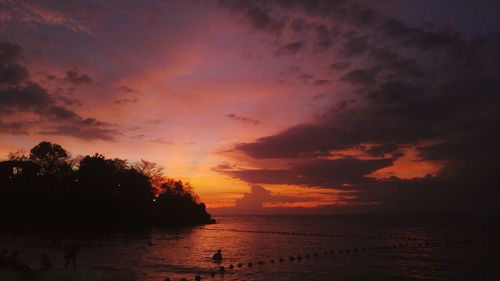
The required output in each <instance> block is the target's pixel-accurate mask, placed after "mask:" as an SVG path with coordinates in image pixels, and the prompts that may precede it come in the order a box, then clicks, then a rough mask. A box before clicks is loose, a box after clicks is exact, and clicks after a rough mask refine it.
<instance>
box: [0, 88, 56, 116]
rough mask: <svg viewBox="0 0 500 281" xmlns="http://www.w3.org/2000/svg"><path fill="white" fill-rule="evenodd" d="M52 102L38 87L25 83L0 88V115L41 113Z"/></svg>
mask: <svg viewBox="0 0 500 281" xmlns="http://www.w3.org/2000/svg"><path fill="white" fill-rule="evenodd" d="M52 102H53V100H52V98H51V97H50V96H49V94H48V93H47V92H46V91H45V90H44V89H43V88H42V87H40V85H38V84H36V83H33V82H30V81H27V82H24V83H23V84H17V85H15V86H8V87H5V88H0V113H2V112H11V111H16V110H19V111H33V110H35V111H38V112H40V111H43V109H44V108H46V107H47V106H49V105H50V104H51V103H52Z"/></svg>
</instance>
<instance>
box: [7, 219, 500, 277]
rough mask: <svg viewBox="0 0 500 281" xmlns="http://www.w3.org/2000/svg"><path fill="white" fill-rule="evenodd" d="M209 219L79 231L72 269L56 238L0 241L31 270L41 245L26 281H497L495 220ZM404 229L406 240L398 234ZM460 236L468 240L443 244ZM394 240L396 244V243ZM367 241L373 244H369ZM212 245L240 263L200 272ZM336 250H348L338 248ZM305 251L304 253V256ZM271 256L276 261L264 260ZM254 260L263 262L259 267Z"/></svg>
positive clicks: (498, 261) (499, 256) (213, 266)
mask: <svg viewBox="0 0 500 281" xmlns="http://www.w3.org/2000/svg"><path fill="white" fill-rule="evenodd" d="M217 219H218V222H219V223H218V224H216V225H209V226H204V227H199V228H187V229H178V230H175V231H172V230H169V231H167V230H162V229H152V230H151V231H147V232H140V233H137V232H126V233H112V234H110V233H108V234H95V235H84V236H82V237H81V242H82V244H83V250H82V252H81V254H80V256H79V260H78V268H77V269H76V270H73V269H68V270H64V269H63V265H64V261H63V259H62V247H63V246H62V245H63V240H64V239H65V237H63V236H61V237H54V236H39V235H31V236H30V235H26V234H24V235H21V236H19V235H6V234H1V235H0V247H2V248H3V247H6V248H9V249H18V250H19V253H20V259H21V260H22V261H24V262H25V263H27V264H28V265H29V266H31V267H33V268H38V267H39V258H40V255H41V253H42V252H46V253H47V254H48V256H49V258H50V259H51V261H52V263H53V265H54V267H55V269H54V270H52V271H50V272H46V273H43V274H41V275H39V276H37V277H36V278H35V280H145V281H160V280H162V281H163V280H164V279H165V277H169V278H170V279H171V280H180V279H181V278H183V277H184V278H187V279H188V280H194V276H195V274H200V275H202V277H203V278H204V279H207V280H278V281H279V280H315V281H316V280H500V274H499V272H500V267H499V265H500V254H499V252H498V251H499V250H500V247H499V242H498V240H499V239H500V235H499V234H500V232H499V230H498V229H499V228H498V226H497V224H498V220H497V219H496V218H495V219H493V218H484V217H427V216H413V217H394V216H278V217H273V216H234V217H233V216H223V217H218V218H217ZM227 229H239V230H251V231H277V232H300V233H308V234H310V233H316V234H326V233H329V234H335V235H336V236H333V237H323V236H310V235H308V236H301V235H281V234H271V233H256V232H235V231H226V230H227ZM408 237H410V238H413V239H414V240H407V238H408ZM415 239H416V240H415ZM463 239H468V240H470V243H451V242H452V241H453V240H463ZM149 240H151V241H152V243H153V245H152V246H149ZM438 240H440V241H442V242H441V244H439V243H438ZM444 240H448V243H447V244H445V242H444ZM425 243H428V246H426V245H425ZM400 244H402V245H403V246H404V247H403V248H399V245H400ZM406 244H407V245H406ZM412 244H413V246H412ZM432 244H434V245H432ZM393 245H397V246H398V248H396V249H395V248H393ZM405 245H406V246H405ZM385 246H389V249H386V248H385ZM372 247H380V248H378V249H377V248H376V249H372V250H370V248H372ZM219 248H220V249H222V252H223V255H224V261H223V263H222V265H224V266H225V267H226V268H228V266H229V264H234V265H235V266H236V264H237V263H239V262H241V263H243V264H244V265H243V267H242V268H237V267H235V269H234V270H226V273H225V274H224V275H221V274H219V273H217V274H216V276H215V277H214V278H212V277H210V275H209V272H210V270H212V269H217V268H218V267H219V266H220V265H218V264H216V263H214V262H212V261H211V260H210V257H211V256H212V254H213V253H214V252H215V251H216V250H217V249H219ZM354 248H357V249H358V252H357V253H354V252H353V251H354ZM363 249H364V250H363ZM331 250H334V251H335V254H334V255H331V254H330V251H331ZM339 250H342V254H340V253H339ZM346 250H349V251H350V253H349V254H346V252H345V251H346ZM324 251H328V255H326V256H325V254H324ZM314 253H318V257H315V256H314ZM307 254H310V255H311V257H310V258H308V259H307V258H306V255H307ZM290 255H294V256H297V255H301V256H302V260H301V261H297V260H295V261H293V262H290V261H288V257H289V256H290ZM280 257H283V258H284V259H285V261H284V262H283V263H280V262H279V258H280ZM271 259H274V260H275V261H276V263H274V264H271V263H270V260H271ZM249 261H252V262H253V267H252V268H248V266H247V263H248V262H249ZM259 261H263V262H264V264H262V265H259V264H258V262H259ZM23 279H26V277H25V276H21V275H19V274H17V273H13V272H8V271H5V270H3V269H0V280H23Z"/></svg>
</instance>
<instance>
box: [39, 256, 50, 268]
mask: <svg viewBox="0 0 500 281" xmlns="http://www.w3.org/2000/svg"><path fill="white" fill-rule="evenodd" d="M51 268H52V264H51V263H50V260H49V257H47V254H46V253H42V259H41V265H40V271H47V270H50V269H51Z"/></svg>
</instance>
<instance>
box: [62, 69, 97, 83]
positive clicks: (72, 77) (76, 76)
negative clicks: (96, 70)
mask: <svg viewBox="0 0 500 281" xmlns="http://www.w3.org/2000/svg"><path fill="white" fill-rule="evenodd" d="M66 80H68V81H69V82H70V83H73V84H75V85H82V84H90V83H92V79H90V77H89V76H88V75H87V74H84V73H79V72H78V71H75V70H68V71H66Z"/></svg>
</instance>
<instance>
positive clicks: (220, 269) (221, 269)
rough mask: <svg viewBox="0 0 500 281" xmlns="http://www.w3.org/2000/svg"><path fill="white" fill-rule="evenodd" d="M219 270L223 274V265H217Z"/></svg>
mask: <svg viewBox="0 0 500 281" xmlns="http://www.w3.org/2000/svg"><path fill="white" fill-rule="evenodd" d="M219 271H220V273H221V274H224V272H225V271H226V269H225V268H224V266H222V265H221V266H220V267H219Z"/></svg>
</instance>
